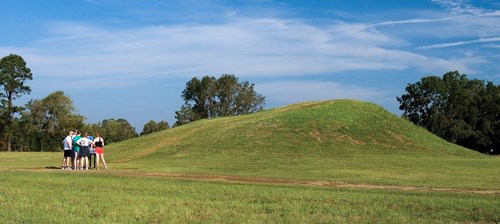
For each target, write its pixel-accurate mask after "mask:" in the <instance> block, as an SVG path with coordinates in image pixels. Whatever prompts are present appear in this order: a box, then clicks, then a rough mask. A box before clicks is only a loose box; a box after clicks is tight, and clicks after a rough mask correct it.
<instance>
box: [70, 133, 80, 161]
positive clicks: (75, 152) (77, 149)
mask: <svg viewBox="0 0 500 224" xmlns="http://www.w3.org/2000/svg"><path fill="white" fill-rule="evenodd" d="M80 135H81V133H80V132H79V131H78V130H75V136H74V137H73V141H72V146H73V169H74V170H77V169H78V167H79V166H80V164H79V162H80V159H79V158H78V156H79V155H80V145H78V144H76V142H77V141H78V140H80V138H81V136H80Z"/></svg>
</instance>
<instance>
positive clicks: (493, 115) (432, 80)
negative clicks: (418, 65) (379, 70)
mask: <svg viewBox="0 0 500 224" xmlns="http://www.w3.org/2000/svg"><path fill="white" fill-rule="evenodd" d="M499 92H500V91H499V86H495V85H494V84H493V83H491V82H488V83H487V84H486V85H485V82H484V81H481V80H477V79H474V80H469V79H467V76H466V75H463V74H460V73H458V72H457V71H455V72H448V73H446V74H444V75H443V77H442V78H440V77H437V76H428V77H424V78H422V79H421V80H420V81H419V82H416V83H413V84H408V85H407V87H406V94H403V95H402V96H401V97H397V100H398V101H399V103H400V107H399V108H400V109H401V110H403V115H402V116H403V117H405V118H407V119H409V120H410V121H412V122H413V123H415V124H418V125H421V126H423V127H425V128H426V129H428V130H429V131H431V132H432V133H434V134H436V135H438V136H440V137H442V138H444V139H446V140H448V141H450V142H452V143H456V144H459V145H462V146H465V147H468V148H471V149H475V150H478V151H481V152H487V151H489V150H490V149H498V148H499V142H498V133H499V132H498V130H499V128H500V126H499V120H500V117H499V111H500V93H499Z"/></svg>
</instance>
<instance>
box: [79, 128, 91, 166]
mask: <svg viewBox="0 0 500 224" xmlns="http://www.w3.org/2000/svg"><path fill="white" fill-rule="evenodd" d="M76 144H78V145H80V169H82V170H83V169H85V170H88V169H89V156H90V149H89V146H90V144H92V141H90V140H89V133H88V132H85V135H84V136H83V138H80V139H79V140H78V141H76Z"/></svg>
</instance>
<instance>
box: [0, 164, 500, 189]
mask: <svg viewBox="0 0 500 224" xmlns="http://www.w3.org/2000/svg"><path fill="white" fill-rule="evenodd" d="M0 170H2V169H0ZM15 170H18V171H29V172H89V173H102V174H105V173H107V174H110V175H116V176H130V177H165V178H172V179H179V180H192V181H208V182H223V183H249V184H271V185H278V186H318V187H332V188H344V189H377V190H400V191H416V192H446V193H473V194H490V195H500V189H457V188H438V187H419V186H397V185H375V184H362V183H359V184H357V183H346V182H335V181H315V180H293V179H279V178H264V177H241V176H224V175H203V174H184V173H148V172H138V171H133V170H88V171H83V170H79V171H70V170H60V169H59V168H56V169H54V168H51V167H46V168H26V169H15Z"/></svg>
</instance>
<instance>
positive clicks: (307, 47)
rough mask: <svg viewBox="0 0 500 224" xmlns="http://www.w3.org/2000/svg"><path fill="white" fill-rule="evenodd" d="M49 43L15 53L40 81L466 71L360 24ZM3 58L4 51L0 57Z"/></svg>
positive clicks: (182, 31) (244, 27)
mask: <svg viewBox="0 0 500 224" xmlns="http://www.w3.org/2000/svg"><path fill="white" fill-rule="evenodd" d="M50 31H51V33H52V36H51V37H49V38H45V39H43V40H40V41H38V42H36V43H34V44H32V45H31V46H28V47H27V48H22V49H16V52H19V54H21V55H23V57H25V59H26V60H27V61H28V62H29V64H31V68H32V70H33V71H34V72H35V73H36V74H39V75H42V76H51V77H65V76H68V75H71V76H78V77H87V78H102V77H117V78H120V79H124V78H127V77H135V78H138V77H145V76H178V77H192V76H200V75H208V74H211V75H218V74H222V73H234V74H236V75H238V76H245V77H249V76H262V77H264V76H265V77H268V76H299V75H308V74H331V73H336V72H344V71H357V70H402V69H407V68H413V69H416V70H421V71H432V70H434V69H441V68H443V67H445V68H454V69H459V70H467V68H466V67H465V66H464V65H462V64H457V63H455V62H453V61H447V60H443V59H439V58H432V57H426V56H423V55H419V54H416V53H412V52H408V51H403V50H395V49H394V44H400V40H397V39H394V38H391V37H389V36H386V35H384V34H383V33H380V32H378V31H377V30H376V29H374V28H369V27H367V26H365V25H362V24H347V23H333V24H331V25H330V26H327V27H319V26H313V25H310V24H307V23H305V22H303V21H299V20H282V19H252V20H250V19H241V18H240V19H234V20H232V21H230V22H227V23H222V24H215V25H213V24H212V25H200V24H182V25H171V26H150V27H143V28H135V29H126V30H115V29H104V28H100V27H96V26H91V25H86V24H78V23H57V24H54V25H53V26H52V29H51V30H50ZM0 51H1V50H0Z"/></svg>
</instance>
